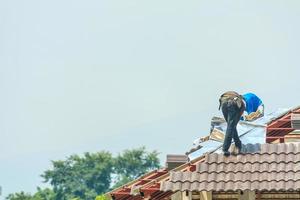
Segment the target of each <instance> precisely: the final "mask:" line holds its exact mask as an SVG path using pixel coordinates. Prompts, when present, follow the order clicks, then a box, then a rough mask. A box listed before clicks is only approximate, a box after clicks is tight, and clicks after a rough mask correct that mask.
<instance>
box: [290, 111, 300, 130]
mask: <svg viewBox="0 0 300 200" xmlns="http://www.w3.org/2000/svg"><path fill="white" fill-rule="evenodd" d="M291 124H292V127H293V128H294V129H298V130H300V114H292V116H291Z"/></svg>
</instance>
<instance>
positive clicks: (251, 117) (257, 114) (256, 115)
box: [245, 110, 262, 121]
mask: <svg viewBox="0 0 300 200" xmlns="http://www.w3.org/2000/svg"><path fill="white" fill-rule="evenodd" d="M261 116H262V113H261V112H260V111H259V110H257V111H256V112H252V113H250V114H249V115H246V116H245V119H246V121H254V120H256V119H258V118H260V117H261Z"/></svg>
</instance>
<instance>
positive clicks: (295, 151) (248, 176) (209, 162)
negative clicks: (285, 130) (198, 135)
mask: <svg viewBox="0 0 300 200" xmlns="http://www.w3.org/2000/svg"><path fill="white" fill-rule="evenodd" d="M258 146H260V148H258V149H257V152H253V148H256V147H258ZM253 148H252V150H251V152H252V153H247V151H245V154H241V155H238V156H229V157H224V156H223V155H222V154H216V153H213V154H207V155H206V158H205V162H202V163H198V164H197V167H196V171H195V172H171V176H170V180H169V181H165V182H162V184H161V188H160V189H161V190H162V191H186V190H187V191H237V190H252V191H254V190H256V191H299V190H300V143H288V144H286V143H282V144H262V145H256V146H254V147H253Z"/></svg>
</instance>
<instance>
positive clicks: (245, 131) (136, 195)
mask: <svg viewBox="0 0 300 200" xmlns="http://www.w3.org/2000/svg"><path fill="white" fill-rule="evenodd" d="M294 112H296V113H298V112H300V107H296V108H292V109H278V110H276V111H275V112H272V113H270V114H268V115H265V116H264V117H263V118H260V119H258V120H256V121H254V122H240V123H239V125H238V127H237V128H238V132H239V135H240V138H241V140H242V142H243V144H246V143H257V142H258V143H260V144H263V143H265V142H268V140H266V137H268V136H269V135H267V134H266V128H268V127H269V126H270V125H273V124H277V125H278V126H279V127H281V128H282V127H284V126H286V125H287V124H288V123H289V122H290V118H289V117H287V115H289V114H290V113H294ZM283 118H285V119H284V120H282V119H283ZM280 121H285V124H283V125H282V122H280ZM278 122H279V124H278ZM223 125H224V124H223ZM225 125H226V123H225ZM222 128H223V129H225V128H226V126H225V127H224V126H223V127H222ZM278 130H279V131H280V130H281V131H282V130H284V131H285V134H287V133H289V132H287V130H285V129H284V128H283V129H278ZM289 131H292V130H290V129H289ZM270 137H272V136H270ZM276 137H277V136H276ZM280 137H281V136H280ZM195 145H199V144H195ZM221 145H222V144H221V143H219V142H216V141H207V142H205V144H203V148H201V149H200V150H198V151H196V152H194V153H193V154H191V155H190V160H191V161H189V162H188V163H186V164H184V165H182V166H179V167H177V168H175V169H173V170H172V171H168V170H167V169H166V168H162V169H160V170H156V171H153V172H150V173H148V174H145V175H143V176H142V177H140V178H138V179H136V180H134V181H132V182H130V183H128V184H126V185H124V186H122V187H119V188H117V189H115V190H113V191H110V192H109V193H107V195H108V196H112V197H113V198H114V199H118V200H120V199H142V198H143V196H151V198H152V199H162V198H164V197H166V196H169V195H171V194H172V193H173V192H172V191H170V190H169V191H168V192H163V191H164V190H161V189H164V188H162V184H164V183H165V182H166V181H168V180H170V178H171V176H174V175H172V173H173V172H193V171H195V170H197V169H198V168H197V166H198V165H199V163H202V162H204V161H205V154H211V153H214V152H219V153H220V152H221V151H220V149H221ZM259 146H260V145H259ZM248 153H249V152H248ZM164 187H166V186H164Z"/></svg>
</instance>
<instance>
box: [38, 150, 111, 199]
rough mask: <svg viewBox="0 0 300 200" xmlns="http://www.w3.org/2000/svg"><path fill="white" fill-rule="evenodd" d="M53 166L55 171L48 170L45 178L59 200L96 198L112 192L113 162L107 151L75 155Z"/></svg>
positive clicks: (44, 175) (55, 162)
mask: <svg viewBox="0 0 300 200" xmlns="http://www.w3.org/2000/svg"><path fill="white" fill-rule="evenodd" d="M52 164H53V169H52V170H47V171H45V173H44V174H43V175H42V177H43V178H44V179H45V182H49V183H50V184H51V185H52V186H53V190H54V192H55V193H56V195H57V198H58V199H62V200H68V199H72V198H76V197H79V198H82V199H94V198H95V197H96V196H97V194H101V193H103V192H106V191H107V190H108V189H109V186H110V182H111V174H112V172H113V160H112V156H111V154H110V153H108V152H99V153H94V154H91V153H85V154H84V156H83V157H80V156H78V155H72V156H70V157H69V158H67V160H65V161H61V160H60V161H52Z"/></svg>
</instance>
